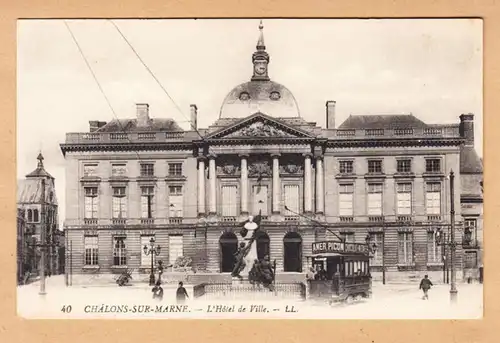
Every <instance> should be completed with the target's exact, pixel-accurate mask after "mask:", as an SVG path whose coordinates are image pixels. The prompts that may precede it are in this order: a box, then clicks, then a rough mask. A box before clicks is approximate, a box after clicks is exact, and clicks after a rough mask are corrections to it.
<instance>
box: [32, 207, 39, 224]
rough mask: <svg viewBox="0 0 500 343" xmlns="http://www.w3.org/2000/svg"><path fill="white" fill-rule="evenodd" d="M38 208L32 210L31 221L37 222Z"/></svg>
mask: <svg viewBox="0 0 500 343" xmlns="http://www.w3.org/2000/svg"><path fill="white" fill-rule="evenodd" d="M38 221H39V218H38V210H33V222H35V223H38Z"/></svg>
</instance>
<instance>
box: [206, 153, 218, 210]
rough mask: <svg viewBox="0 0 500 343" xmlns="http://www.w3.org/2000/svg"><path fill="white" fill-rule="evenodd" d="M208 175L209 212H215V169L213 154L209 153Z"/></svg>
mask: <svg viewBox="0 0 500 343" xmlns="http://www.w3.org/2000/svg"><path fill="white" fill-rule="evenodd" d="M208 177H209V181H210V183H209V184H210V202H209V213H210V214H216V213H217V196H216V187H215V185H216V183H215V180H216V179H217V171H216V168H215V155H210V156H209V157H208Z"/></svg>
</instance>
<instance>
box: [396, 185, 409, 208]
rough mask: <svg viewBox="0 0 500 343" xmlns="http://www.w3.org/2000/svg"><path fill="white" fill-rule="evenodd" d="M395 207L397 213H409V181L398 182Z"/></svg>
mask: <svg viewBox="0 0 500 343" xmlns="http://www.w3.org/2000/svg"><path fill="white" fill-rule="evenodd" d="M396 188H397V195H396V196H397V205H398V207H397V209H398V214H399V215H411V189H412V186H411V183H398V184H397V186H396Z"/></svg>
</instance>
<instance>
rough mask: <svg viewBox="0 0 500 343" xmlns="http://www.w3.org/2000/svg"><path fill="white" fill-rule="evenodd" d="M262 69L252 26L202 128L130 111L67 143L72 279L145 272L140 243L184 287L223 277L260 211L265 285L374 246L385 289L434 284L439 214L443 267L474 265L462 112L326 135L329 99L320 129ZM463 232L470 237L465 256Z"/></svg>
mask: <svg viewBox="0 0 500 343" xmlns="http://www.w3.org/2000/svg"><path fill="white" fill-rule="evenodd" d="M270 61H271V59H270V56H269V54H268V53H267V51H266V46H265V44H264V35H263V27H262V25H261V26H260V36H259V39H258V42H257V46H256V51H255V52H254V53H253V55H252V62H253V66H254V68H253V75H251V77H250V78H249V80H248V81H246V82H244V83H242V84H240V85H237V86H236V87H234V88H233V89H232V90H231V91H230V92H229V93H228V95H227V96H226V98H225V99H223V101H222V106H221V108H220V113H219V118H218V119H217V120H216V121H215V122H214V123H213V124H212V125H211V126H209V127H208V128H199V127H197V110H198V109H197V107H196V105H191V124H192V129H191V130H189V131H184V130H182V129H181V128H180V127H179V125H178V124H177V123H176V122H175V121H173V120H172V119H169V118H163V117H161V115H159V116H154V117H153V116H151V115H150V109H149V106H148V105H147V104H138V105H137V117H136V118H133V119H120V120H112V121H110V122H102V121H99V120H95V121H91V122H90V128H89V132H82V133H68V134H67V136H66V141H65V143H63V144H61V150H62V152H63V154H64V156H65V159H66V217H65V224H64V225H65V230H66V236H67V241H68V242H71V246H72V251H71V254H68V256H69V258H70V259H71V261H67V262H66V265H69V264H70V263H71V265H72V270H73V273H78V274H80V273H99V274H113V273H120V272H121V271H123V270H126V269H134V270H137V271H139V272H143V273H145V274H147V273H148V269H149V268H150V266H151V263H150V261H151V260H150V256H147V255H146V254H145V252H144V251H143V247H144V245H147V244H148V242H149V241H150V239H151V238H152V237H154V239H155V242H156V244H159V245H160V246H161V251H160V255H159V256H158V257H156V259H157V260H162V261H163V263H164V265H167V266H168V265H173V264H175V263H176V261H178V260H179V258H180V257H187V258H190V259H191V260H192V267H193V269H195V270H196V272H197V273H196V274H197V275H212V277H217V275H222V276H223V277H229V278H230V276H229V274H230V272H231V270H232V268H233V266H234V253H235V251H236V249H237V245H238V240H241V236H240V234H239V231H240V229H241V223H242V222H243V221H245V220H246V219H247V218H248V216H249V215H253V216H255V215H257V214H259V213H260V214H261V215H262V222H261V227H260V230H259V234H258V236H257V239H256V244H257V253H258V255H259V257H260V258H262V257H264V256H265V255H269V257H270V259H271V260H276V266H277V273H278V278H281V279H294V278H303V277H304V273H305V272H306V271H307V268H308V267H309V266H310V264H311V254H312V251H311V247H312V244H313V243H314V242H315V241H322V240H325V239H336V238H335V235H339V236H340V237H342V239H343V240H345V241H346V242H357V243H364V242H367V241H370V242H373V243H376V245H377V250H376V252H375V254H374V256H373V258H372V261H371V265H372V269H371V271H372V274H373V275H374V277H378V276H377V275H380V272H381V271H382V268H385V271H386V274H387V278H388V279H391V278H392V279H394V278H399V277H408V276H411V275H415V274H417V275H421V274H422V273H433V272H435V273H439V274H436V275H438V277H439V278H441V275H442V270H443V263H444V262H445V260H446V259H447V256H448V254H449V251H444V250H443V246H442V245H439V244H438V242H437V240H436V232H437V230H438V229H441V230H442V231H443V232H444V231H449V229H450V219H451V218H450V205H451V203H452V202H453V204H454V206H455V222H456V229H457V235H456V236H457V243H458V248H457V256H458V258H457V261H456V263H457V267H458V268H459V270H460V271H462V270H464V268H465V267H466V266H465V264H466V263H465V261H467V268H468V269H472V270H474V269H475V268H477V267H478V265H479V263H480V259H481V254H480V250H481V246H482V243H481V240H482V234H481V232H482V193H481V186H480V183H481V182H482V160H480V159H479V157H478V156H477V153H476V151H475V149H474V126H473V123H474V116H473V115H472V114H464V115H461V116H460V117H459V116H458V115H457V123H456V124H443V125H435V124H432V125H431V124H426V123H425V122H423V121H422V120H420V119H418V118H417V117H416V116H414V115H378V116H376V115H351V116H350V117H348V118H347V119H346V120H345V121H344V122H343V123H339V124H338V123H336V115H335V105H336V103H335V101H326V106H325V114H324V115H325V116H326V127H320V126H318V125H317V124H316V123H314V122H309V121H306V120H305V119H304V118H303V117H302V114H301V112H300V111H299V106H298V104H297V99H296V98H295V97H294V95H293V94H292V93H291V92H290V90H288V89H287V88H286V87H285V86H284V85H281V84H279V83H277V82H275V81H273V80H272V79H271V78H270V74H271V73H270V71H271V68H270V65H271V64H270ZM243 77H244V75H243ZM452 171H453V173H454V175H455V178H454V189H455V194H454V197H453V198H451V195H450V194H451V192H450V182H449V177H450V173H451V172H452ZM463 215H464V216H466V217H463ZM464 223H465V224H464ZM465 225H468V226H469V227H471V228H472V229H473V231H474V235H473V242H471V241H470V240H469V241H468V243H467V245H463V244H462V238H463V233H464V232H465ZM472 226H473V227H472ZM465 253H467V259H465V258H463V256H464V254H465ZM166 274H168V272H167V273H166ZM459 275H460V274H459Z"/></svg>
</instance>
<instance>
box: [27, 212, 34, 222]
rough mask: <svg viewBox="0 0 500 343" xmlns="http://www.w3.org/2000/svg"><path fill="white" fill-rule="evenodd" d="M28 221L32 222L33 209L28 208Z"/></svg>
mask: <svg viewBox="0 0 500 343" xmlns="http://www.w3.org/2000/svg"><path fill="white" fill-rule="evenodd" d="M28 222H29V223H31V222H33V211H32V210H28Z"/></svg>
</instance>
